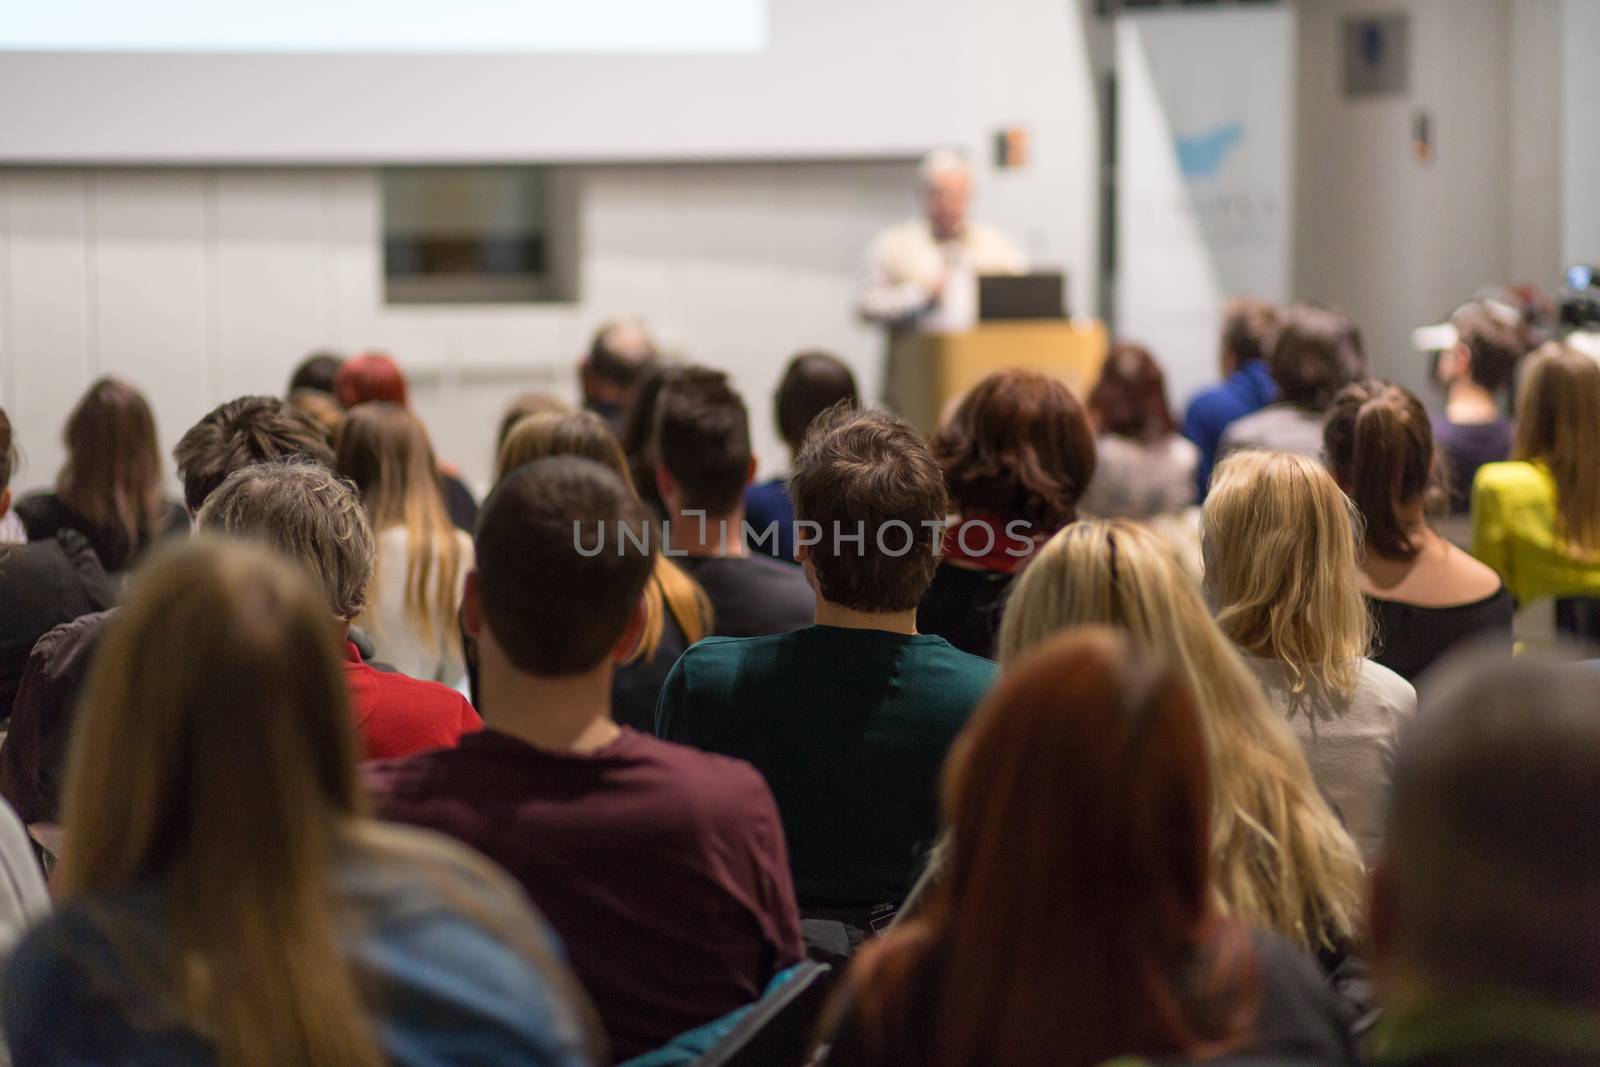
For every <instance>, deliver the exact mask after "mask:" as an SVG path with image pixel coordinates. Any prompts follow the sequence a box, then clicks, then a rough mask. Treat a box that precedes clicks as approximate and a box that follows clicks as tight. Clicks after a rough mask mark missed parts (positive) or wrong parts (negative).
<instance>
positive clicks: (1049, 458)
mask: <svg viewBox="0 0 1600 1067" xmlns="http://www.w3.org/2000/svg"><path fill="white" fill-rule="evenodd" d="M931 445H932V449H933V455H934V458H935V459H937V460H938V461H939V465H940V466H941V467H942V468H944V476H945V484H946V485H947V486H948V487H949V490H950V496H951V499H952V501H953V503H954V504H955V506H956V507H957V508H958V509H959V510H960V511H961V512H962V513H963V514H965V515H967V516H972V515H977V514H990V515H994V516H998V517H1000V518H1003V519H1006V520H1008V521H1014V520H1018V519H1020V520H1023V521H1025V522H1027V523H1030V524H1031V525H1032V526H1033V528H1034V532H1035V533H1036V534H1039V533H1049V532H1051V531H1053V530H1057V529H1060V528H1061V527H1062V526H1065V525H1066V524H1067V523H1069V522H1071V521H1072V520H1073V519H1075V518H1077V516H1078V498H1079V497H1081V496H1082V495H1083V492H1084V490H1085V489H1087V488H1088V487H1089V480H1090V479H1091V478H1093V477H1094V465H1095V450H1094V434H1093V433H1092V432H1090V429H1089V421H1088V419H1087V418H1086V417H1085V416H1084V412H1083V408H1082V406H1081V405H1079V403H1078V401H1077V399H1076V398H1074V397H1073V395H1072V391H1071V390H1070V389H1068V388H1067V387H1066V385H1065V384H1063V383H1062V382H1061V381H1059V380H1058V379H1055V378H1050V377H1047V376H1045V375H1043V374H1039V373H1037V372H1035V371H1029V370H1005V371H999V372H998V373H995V374H991V375H990V376H989V377H987V378H985V379H984V380H983V381H981V382H979V383H978V384H977V386H976V387H974V388H973V390H972V392H970V393H968V394H967V396H966V398H965V399H964V400H962V401H961V404H960V406H959V407H957V408H956V412H955V416H954V417H953V418H952V419H951V420H950V423H949V425H947V426H945V427H944V429H942V430H940V431H939V433H938V435H937V436H935V437H934V439H933V441H932V442H931Z"/></svg>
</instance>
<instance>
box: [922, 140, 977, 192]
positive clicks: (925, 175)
mask: <svg viewBox="0 0 1600 1067" xmlns="http://www.w3.org/2000/svg"><path fill="white" fill-rule="evenodd" d="M948 171H960V172H961V173H962V174H965V175H966V176H967V177H968V178H970V177H972V161H971V160H969V159H968V158H967V154H966V153H965V152H962V151H961V150H960V149H956V148H935V149H934V150H933V151H932V152H929V153H928V154H927V155H925V156H923V157H922V162H921V163H918V164H917V177H919V178H920V179H921V180H922V184H923V186H924V187H927V186H929V185H932V184H933V180H934V179H935V178H937V177H938V176H939V175H941V174H944V173H946V172H948Z"/></svg>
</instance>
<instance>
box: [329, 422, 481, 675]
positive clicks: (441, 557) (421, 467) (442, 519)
mask: <svg viewBox="0 0 1600 1067" xmlns="http://www.w3.org/2000/svg"><path fill="white" fill-rule="evenodd" d="M334 458H335V463H336V465H337V467H338V470H339V473H340V474H342V475H344V476H345V477H346V478H349V479H350V480H351V481H352V482H354V483H355V487H356V489H357V490H359V491H360V493H361V502H362V503H363V504H365V505H366V508H367V514H368V515H369V516H370V517H371V519H372V529H373V532H374V533H382V532H383V531H384V530H387V529H390V528H392V527H397V526H398V527H401V528H403V529H404V530H405V532H406V586H405V588H406V597H405V608H406V612H407V613H408V614H409V615H410V616H411V618H412V620H413V621H414V622H415V623H416V624H417V627H418V629H419V630H420V632H421V633H422V635H423V637H424V639H426V640H429V641H432V640H434V639H436V638H438V637H440V636H443V637H444V638H445V640H446V641H447V643H449V644H450V645H451V646H452V647H455V646H456V645H457V644H458V643H459V641H460V632H459V630H458V628H457V625H456V610H457V608H458V607H459V604H458V602H457V600H458V597H459V596H460V592H459V590H460V586H461V578H462V575H463V574H464V573H465V572H466V570H467V569H468V568H469V567H470V565H471V561H470V560H469V559H467V558H466V556H467V550H466V548H465V547H464V546H463V545H462V541H461V537H460V535H459V534H458V533H457V531H456V527H455V524H454V523H452V522H451V521H450V514H449V512H448V511H446V510H445V504H444V491H443V489H442V488H441V486H440V482H439V465H438V462H437V461H436V460H435V459H434V455H433V445H432V444H430V443H429V441H428V431H427V430H426V429H424V428H423V425H422V420H420V419H418V418H417V417H416V416H415V415H413V414H411V412H409V411H407V410H406V409H405V408H403V407H400V406H399V405H397V404H390V403H386V402H384V401H370V402H368V403H365V404H358V405H356V406H355V407H354V408H351V409H350V413H349V414H348V415H346V416H345V419H344V422H343V423H341V424H340V426H339V433H338V438H337V441H336V444H335V447H334ZM363 618H364V621H366V619H365V617H363Z"/></svg>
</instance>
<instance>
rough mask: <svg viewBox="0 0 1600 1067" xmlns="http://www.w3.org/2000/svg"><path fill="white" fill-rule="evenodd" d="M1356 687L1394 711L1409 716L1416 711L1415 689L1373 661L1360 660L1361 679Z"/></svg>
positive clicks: (1397, 675)
mask: <svg viewBox="0 0 1600 1067" xmlns="http://www.w3.org/2000/svg"><path fill="white" fill-rule="evenodd" d="M1357 685H1358V687H1359V688H1362V689H1366V690H1367V692H1368V694H1369V695H1371V696H1373V697H1375V698H1377V699H1378V700H1379V701H1381V702H1382V703H1383V704H1384V705H1385V706H1387V707H1390V708H1392V709H1394V710H1396V711H1400V712H1404V713H1407V714H1409V713H1411V712H1414V711H1416V710H1417V690H1416V687H1415V686H1413V685H1412V684H1411V683H1410V682H1408V681H1406V680H1405V679H1404V678H1402V677H1401V676H1400V675H1399V674H1396V673H1395V672H1394V671H1392V670H1390V669H1389V668H1388V667H1385V666H1384V665H1383V664H1381V663H1378V662H1376V661H1374V660H1370V659H1362V661H1361V678H1360V681H1359V682H1358V683H1357Z"/></svg>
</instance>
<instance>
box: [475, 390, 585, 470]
mask: <svg viewBox="0 0 1600 1067" xmlns="http://www.w3.org/2000/svg"><path fill="white" fill-rule="evenodd" d="M571 410H572V405H571V404H568V403H567V402H566V401H565V400H562V399H561V398H559V397H555V396H551V395H550V394H549V393H541V392H539V391H538V390H537V389H535V390H530V391H528V392H526V393H523V394H521V395H520V396H518V397H517V398H516V399H515V400H513V401H512V402H511V403H510V404H508V405H506V412H505V414H504V415H502V416H500V429H499V431H498V432H496V433H495V437H494V451H495V455H496V456H498V455H499V454H500V449H502V448H504V447H505V443H506V438H507V437H510V436H511V431H512V429H513V428H514V427H515V426H516V425H517V423H519V422H521V421H522V420H523V419H525V418H527V417H528V416H529V415H565V414H566V413H567V412H569V411H571Z"/></svg>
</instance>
